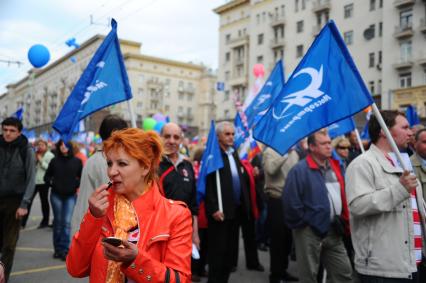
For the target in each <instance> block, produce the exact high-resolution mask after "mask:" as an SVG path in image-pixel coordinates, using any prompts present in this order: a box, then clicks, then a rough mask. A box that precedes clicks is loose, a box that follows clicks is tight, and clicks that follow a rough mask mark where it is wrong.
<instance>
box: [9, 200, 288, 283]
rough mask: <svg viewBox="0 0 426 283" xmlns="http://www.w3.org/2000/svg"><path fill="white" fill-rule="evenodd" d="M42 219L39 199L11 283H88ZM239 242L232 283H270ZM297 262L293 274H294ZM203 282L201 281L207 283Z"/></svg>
mask: <svg viewBox="0 0 426 283" xmlns="http://www.w3.org/2000/svg"><path fill="white" fill-rule="evenodd" d="M40 220H41V210H40V202H39V199H38V196H37V197H36V198H35V200H34V204H33V209H32V211H31V215H30V219H29V220H28V224H27V228H26V229H24V230H22V231H21V234H20V239H19V242H18V246H17V251H16V254H15V262H14V265H13V270H12V274H11V277H10V280H9V282H10V283H24V282H25V283H27V282H43V283H65V282H89V280H88V279H87V278H84V279H74V278H72V277H70V276H69V275H68V273H67V271H66V269H65V263H64V262H63V261H61V260H58V259H54V258H53V257H52V255H53V246H52V229H51V228H45V229H37V226H38V224H39V223H40ZM241 244H242V241H240V253H239V255H240V258H239V261H238V264H239V266H238V269H237V271H236V272H235V273H232V275H231V279H230V283H240V282H253V283H261V282H262V283H263V282H268V272H267V271H265V272H256V271H248V270H246V269H245V260H244V250H243V248H242V246H241ZM259 257H260V260H261V262H262V264H263V265H264V266H265V269H266V270H269V253H268V252H259ZM294 268H295V267H294V263H292V264H291V268H290V271H292V273H293V274H295V270H294ZM206 281H207V280H206V279H203V280H202V282H206Z"/></svg>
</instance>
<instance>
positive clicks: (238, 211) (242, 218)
mask: <svg viewBox="0 0 426 283" xmlns="http://www.w3.org/2000/svg"><path fill="white" fill-rule="evenodd" d="M234 132H235V131H234V126H233V124H231V123H229V122H220V123H218V124H217V125H216V134H217V137H218V141H219V145H220V149H221V154H222V159H223V165H224V166H223V168H221V169H220V170H219V176H220V191H221V196H222V204H223V211H220V210H219V201H218V195H217V188H216V174H214V173H212V174H209V175H208V176H207V182H206V197H205V205H206V215H207V218H208V223H209V226H208V238H209V243H208V249H209V250H208V263H209V279H208V283H215V282H220V283H226V282H228V279H229V275H230V273H231V270H232V267H233V264H234V262H235V253H236V252H237V249H236V248H235V247H236V246H237V247H238V234H239V227H240V225H241V227H242V229H243V235H244V242H245V243H244V248H245V252H246V266H247V268H248V269H249V270H258V271H263V270H264V268H263V266H262V265H261V264H260V263H259V259H258V254H257V247H256V241H255V233H254V219H253V211H252V207H251V199H252V198H251V196H250V188H249V186H250V179H249V174H248V172H247V171H246V170H245V169H244V167H243V165H242V164H241V162H240V160H239V158H238V154H237V152H236V151H234V148H233V146H234Z"/></svg>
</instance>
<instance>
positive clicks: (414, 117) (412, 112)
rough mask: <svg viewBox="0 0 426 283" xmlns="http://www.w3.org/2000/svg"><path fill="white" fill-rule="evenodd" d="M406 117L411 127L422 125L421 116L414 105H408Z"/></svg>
mask: <svg viewBox="0 0 426 283" xmlns="http://www.w3.org/2000/svg"><path fill="white" fill-rule="evenodd" d="M405 116H407V120H408V123H410V127H412V126H414V125H418V124H420V118H419V115H418V114H417V111H416V109H415V108H414V107H413V105H408V107H407V109H406V110H405Z"/></svg>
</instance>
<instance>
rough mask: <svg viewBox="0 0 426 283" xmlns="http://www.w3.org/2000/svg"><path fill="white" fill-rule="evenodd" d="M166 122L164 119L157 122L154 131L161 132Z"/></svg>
mask: <svg viewBox="0 0 426 283" xmlns="http://www.w3.org/2000/svg"><path fill="white" fill-rule="evenodd" d="M165 124H166V122H164V121H158V122H157V124H155V126H154V131H156V132H157V133H160V132H161V129H163V127H164V125H165Z"/></svg>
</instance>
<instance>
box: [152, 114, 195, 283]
mask: <svg viewBox="0 0 426 283" xmlns="http://www.w3.org/2000/svg"><path fill="white" fill-rule="evenodd" d="M161 137H162V139H163V143H164V151H165V155H164V156H163V159H162V160H161V162H160V170H159V174H158V175H159V176H160V186H161V189H162V191H163V193H164V196H165V197H166V198H168V199H173V200H180V201H183V202H184V203H186V205H188V208H189V209H190V210H191V214H192V219H193V221H192V242H193V243H194V244H195V245H196V246H197V248H198V249H199V248H200V238H199V236H198V219H197V215H198V206H197V189H196V186H195V182H196V180H195V174H194V169H193V168H192V164H191V162H189V161H188V160H186V158H187V157H186V156H185V155H183V154H181V153H180V147H181V145H182V141H183V132H182V129H181V128H180V127H179V125H177V124H175V123H168V124H166V125H164V127H163V129H162V130H161ZM192 281H194V282H199V281H200V278H198V276H196V275H194V274H193V275H192Z"/></svg>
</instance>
